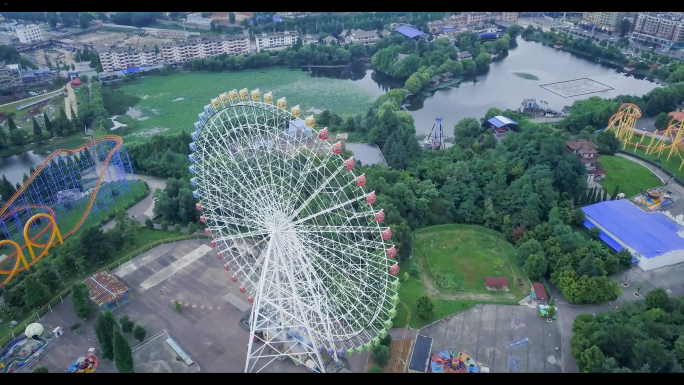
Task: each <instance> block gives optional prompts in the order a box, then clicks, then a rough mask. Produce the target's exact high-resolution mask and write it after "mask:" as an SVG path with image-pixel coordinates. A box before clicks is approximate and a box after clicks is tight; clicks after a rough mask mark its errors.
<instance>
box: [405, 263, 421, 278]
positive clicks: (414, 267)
mask: <svg viewBox="0 0 684 385" xmlns="http://www.w3.org/2000/svg"><path fill="white" fill-rule="evenodd" d="M407 263H408V272H409V274H410V275H411V276H412V277H416V278H418V277H420V266H419V265H418V262H416V260H415V259H413V258H409V260H408V261H407Z"/></svg>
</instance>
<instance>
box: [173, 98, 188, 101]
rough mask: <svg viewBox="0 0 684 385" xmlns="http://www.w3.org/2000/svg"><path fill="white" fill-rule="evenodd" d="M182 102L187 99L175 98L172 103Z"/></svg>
mask: <svg viewBox="0 0 684 385" xmlns="http://www.w3.org/2000/svg"><path fill="white" fill-rule="evenodd" d="M181 100H185V98H175V99H173V100H172V102H180V101H181Z"/></svg>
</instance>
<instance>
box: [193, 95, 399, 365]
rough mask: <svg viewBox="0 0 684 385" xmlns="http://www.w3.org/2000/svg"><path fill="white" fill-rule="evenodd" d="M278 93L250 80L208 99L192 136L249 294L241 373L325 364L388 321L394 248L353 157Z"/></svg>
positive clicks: (216, 232)
mask: <svg viewBox="0 0 684 385" xmlns="http://www.w3.org/2000/svg"><path fill="white" fill-rule="evenodd" d="M272 103H273V97H272V95H271V94H270V93H267V94H265V95H264V96H263V101H262V97H261V94H260V93H259V91H258V90H253V91H252V92H249V91H248V90H247V89H243V90H241V91H240V92H238V91H237V90H233V91H230V92H228V93H225V94H221V95H220V97H219V98H216V99H213V100H212V103H211V104H209V105H207V106H205V108H204V113H202V114H200V115H199V118H200V121H199V122H197V123H195V129H196V132H194V133H193V134H192V137H193V140H194V142H193V143H191V145H190V148H191V149H192V151H193V152H194V153H193V154H191V155H190V160H191V162H193V163H194V164H193V166H191V170H190V171H191V172H192V173H194V174H196V176H195V178H193V179H192V180H191V183H192V184H193V186H196V187H198V189H197V190H195V191H194V192H193V195H194V196H195V198H197V199H198V201H199V202H200V203H199V204H198V208H199V209H201V210H202V214H203V215H202V217H201V219H202V221H203V222H205V223H206V224H207V234H209V235H210V236H211V237H212V238H213V241H212V246H214V247H216V248H217V249H219V252H218V253H217V254H218V257H219V258H222V259H223V260H224V262H225V265H224V269H226V270H229V271H232V272H233V273H234V274H233V276H232V277H231V279H232V280H233V282H237V281H239V282H240V284H241V287H240V291H241V292H242V293H247V295H249V294H251V295H250V296H249V298H248V300H249V302H250V303H253V306H252V310H251V314H250V318H249V326H250V338H249V344H248V346H247V348H248V352H247V360H246V362H245V372H251V371H257V372H258V371H260V370H262V369H263V368H264V367H265V366H266V365H268V364H269V363H270V362H273V360H275V359H283V358H284V357H290V358H292V359H293V360H295V359H296V360H297V361H299V362H300V363H305V361H306V360H307V359H309V358H311V359H313V360H314V362H315V364H316V365H317V368H318V369H319V370H320V371H325V362H324V353H323V351H325V353H327V354H328V356H329V357H330V358H332V360H333V361H335V362H338V356H340V355H341V354H342V353H345V352H346V353H347V354H349V355H351V354H354V353H361V352H362V351H363V350H364V349H365V350H370V349H371V348H372V346H373V345H377V344H378V343H379V338H382V337H384V336H385V335H386V333H387V329H389V328H390V327H391V326H392V322H391V319H392V318H393V317H394V316H396V310H395V309H394V307H395V306H396V304H397V302H398V296H397V294H396V290H397V289H398V280H397V279H396V277H393V275H396V273H397V270H398V266H397V265H396V264H395V262H394V260H393V259H392V258H393V257H394V255H395V254H396V249H394V247H391V245H388V244H386V243H385V240H387V239H389V237H390V236H391V232H390V231H389V228H387V227H381V226H380V223H379V222H381V221H382V220H383V218H384V213H382V212H381V211H377V210H374V209H373V208H372V203H373V202H374V199H375V194H374V192H367V191H365V190H364V188H363V185H365V176H363V175H361V176H358V175H355V174H354V172H353V165H354V164H355V163H354V161H353V159H348V160H344V159H343V158H342V157H341V155H340V149H341V145H340V144H339V143H338V144H336V145H335V146H331V145H330V144H329V143H328V142H327V140H325V139H327V130H326V129H323V130H321V131H320V132H317V131H316V130H314V129H313V127H314V125H315V122H314V121H313V117H309V118H307V119H306V124H305V125H302V124H301V122H302V121H301V120H298V119H297V120H295V118H298V117H299V115H300V114H301V110H300V109H299V107H298V106H296V107H294V108H292V110H291V111H286V110H285V108H286V104H285V100H284V98H283V99H281V100H278V103H277V105H273V104H272ZM293 124H294V126H293ZM297 124H299V126H297ZM292 128H294V130H292ZM288 129H290V132H289V133H288V132H287V130H288ZM333 149H335V151H333ZM388 257H389V258H388ZM259 332H260V333H259ZM257 335H258V337H257ZM255 339H256V340H258V341H259V342H260V343H262V344H261V345H260V346H256V345H255V344H254V342H255ZM261 359H263V360H264V361H267V363H266V364H264V365H262V366H260V367H259V368H257V367H256V365H257V363H258V362H259V360H261ZM262 363H263V361H262Z"/></svg>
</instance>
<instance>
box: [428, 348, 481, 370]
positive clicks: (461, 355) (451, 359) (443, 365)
mask: <svg viewBox="0 0 684 385" xmlns="http://www.w3.org/2000/svg"><path fill="white" fill-rule="evenodd" d="M430 370H431V371H432V373H480V368H479V366H478V364H477V362H476V361H475V360H474V359H473V358H472V357H470V354H468V353H467V352H465V351H463V350H459V349H444V350H441V351H439V352H437V353H436V354H435V355H433V356H432V359H431V360H430Z"/></svg>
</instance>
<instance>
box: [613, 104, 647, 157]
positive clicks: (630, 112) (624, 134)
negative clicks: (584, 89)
mask: <svg viewBox="0 0 684 385" xmlns="http://www.w3.org/2000/svg"><path fill="white" fill-rule="evenodd" d="M640 117H641V109H639V107H638V106H637V105H636V104H632V103H623V104H622V105H621V106H620V108H618V111H617V112H616V113H615V114H613V115H612V116H611V117H610V120H609V121H608V127H606V131H613V132H614V133H615V137H616V138H618V139H619V140H620V141H621V142H622V149H623V150H624V149H625V148H626V147H627V145H628V144H629V145H630V146H636V147H638V146H639V145H638V144H635V143H632V137H633V136H634V127H635V126H636V121H637V119H639V118H640ZM643 139H644V137H643V136H642V137H641V140H643ZM642 147H643V146H642Z"/></svg>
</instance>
